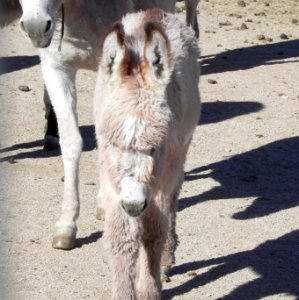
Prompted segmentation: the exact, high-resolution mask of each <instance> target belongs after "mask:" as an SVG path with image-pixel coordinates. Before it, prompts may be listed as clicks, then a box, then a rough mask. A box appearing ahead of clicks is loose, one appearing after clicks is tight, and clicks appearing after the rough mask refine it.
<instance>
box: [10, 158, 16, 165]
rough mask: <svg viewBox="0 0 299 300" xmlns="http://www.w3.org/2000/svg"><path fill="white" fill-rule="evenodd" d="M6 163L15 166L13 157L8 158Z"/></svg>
mask: <svg viewBox="0 0 299 300" xmlns="http://www.w3.org/2000/svg"><path fill="white" fill-rule="evenodd" d="M8 162H9V163H10V164H15V163H16V160H15V158H14V157H10V158H9V160H8Z"/></svg>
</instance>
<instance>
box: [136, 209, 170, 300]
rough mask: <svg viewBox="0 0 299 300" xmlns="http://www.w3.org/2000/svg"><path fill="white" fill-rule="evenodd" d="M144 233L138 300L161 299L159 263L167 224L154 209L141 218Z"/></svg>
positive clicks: (140, 259) (159, 212)
mask: <svg viewBox="0 0 299 300" xmlns="http://www.w3.org/2000/svg"><path fill="white" fill-rule="evenodd" d="M143 227H144V232H143V236H142V247H141V248H140V255H139V274H138V275H139V276H138V282H137V299H138V300H145V299H146V300H158V299H160V298H161V288H162V285H161V280H160V263H161V254H162V250H163V245H164V242H165V237H166V232H167V229H168V222H167V220H166V218H165V216H164V215H163V214H162V212H161V211H160V210H159V209H158V208H157V207H156V206H154V205H153V206H151V207H149V209H148V211H147V212H146V213H145V215H144V216H143Z"/></svg>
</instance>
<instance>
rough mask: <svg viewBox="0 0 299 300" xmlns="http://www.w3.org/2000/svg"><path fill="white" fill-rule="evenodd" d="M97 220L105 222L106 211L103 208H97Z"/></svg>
mask: <svg viewBox="0 0 299 300" xmlns="http://www.w3.org/2000/svg"><path fill="white" fill-rule="evenodd" d="M96 218H97V219H98V220H103V221H104V220H105V210H104V209H103V208H102V207H99V206H98V207H97V209H96Z"/></svg>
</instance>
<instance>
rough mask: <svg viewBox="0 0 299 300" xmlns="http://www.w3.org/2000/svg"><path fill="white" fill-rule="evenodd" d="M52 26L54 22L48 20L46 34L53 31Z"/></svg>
mask: <svg viewBox="0 0 299 300" xmlns="http://www.w3.org/2000/svg"><path fill="white" fill-rule="evenodd" d="M51 26H52V22H51V21H50V20H48V21H47V23H46V28H45V33H47V32H48V31H49V30H50V29H51Z"/></svg>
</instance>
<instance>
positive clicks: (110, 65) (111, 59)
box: [108, 56, 115, 74]
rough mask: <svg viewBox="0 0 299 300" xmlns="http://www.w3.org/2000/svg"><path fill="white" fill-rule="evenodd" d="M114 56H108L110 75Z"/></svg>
mask: <svg viewBox="0 0 299 300" xmlns="http://www.w3.org/2000/svg"><path fill="white" fill-rule="evenodd" d="M114 60H115V56H110V61H109V63H108V70H109V74H112V67H113V65H114Z"/></svg>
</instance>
